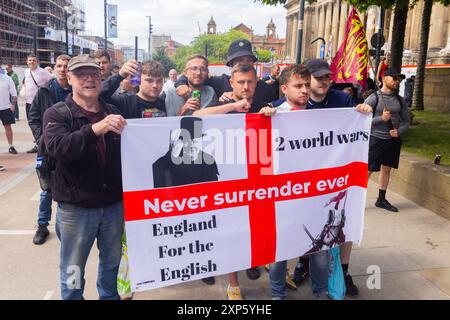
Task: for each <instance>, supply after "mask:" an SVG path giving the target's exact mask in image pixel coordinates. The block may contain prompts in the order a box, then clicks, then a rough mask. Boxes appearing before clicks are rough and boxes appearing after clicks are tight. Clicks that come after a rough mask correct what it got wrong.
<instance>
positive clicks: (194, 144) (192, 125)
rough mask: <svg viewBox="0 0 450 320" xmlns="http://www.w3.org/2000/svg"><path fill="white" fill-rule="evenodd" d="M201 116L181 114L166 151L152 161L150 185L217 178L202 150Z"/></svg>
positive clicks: (210, 159)
mask: <svg viewBox="0 0 450 320" xmlns="http://www.w3.org/2000/svg"><path fill="white" fill-rule="evenodd" d="M202 127H203V122H202V119H200V118H196V117H183V118H181V121H180V129H179V130H175V131H172V132H171V137H170V148H169V151H168V152H167V153H166V154H165V155H164V156H162V157H161V158H159V159H158V160H157V161H156V162H155V163H153V185H154V188H164V187H174V186H182V185H186V184H193V183H201V182H209V181H217V180H218V176H219V172H218V170H217V164H216V161H215V160H214V158H213V156H211V155H210V154H208V153H205V152H203V151H202V138H203V136H204V134H203V133H202Z"/></svg>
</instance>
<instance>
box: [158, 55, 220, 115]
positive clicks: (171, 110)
mask: <svg viewBox="0 0 450 320" xmlns="http://www.w3.org/2000/svg"><path fill="white" fill-rule="evenodd" d="M183 74H184V76H185V77H186V78H187V80H188V86H189V88H190V91H191V92H192V93H194V92H195V91H200V96H195V95H192V96H191V97H189V98H186V97H182V96H179V95H177V92H176V89H175V88H169V89H168V90H167V92H166V111H167V116H185V115H192V113H193V112H194V111H196V110H200V109H203V108H206V107H208V106H215V105H219V101H218V99H217V96H216V93H215V91H214V89H213V88H212V87H210V86H206V85H205V81H206V80H207V79H208V75H209V72H208V59H206V58H205V57H204V56H202V55H194V56H192V57H190V58H188V59H187V61H186V67H185V69H184V72H183Z"/></svg>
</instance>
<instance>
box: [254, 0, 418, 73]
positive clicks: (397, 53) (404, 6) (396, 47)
mask: <svg viewBox="0 0 450 320" xmlns="http://www.w3.org/2000/svg"><path fill="white" fill-rule="evenodd" d="M255 1H260V2H262V3H264V4H268V5H277V4H285V3H286V2H287V1H288V0H255ZM345 1H347V2H349V3H350V4H352V5H354V6H355V7H356V9H358V10H359V11H366V10H367V9H368V8H369V7H370V6H381V7H383V8H385V9H392V8H393V7H395V11H394V14H395V19H394V26H393V29H394V30H395V32H393V33H392V39H391V48H392V49H391V62H390V65H389V67H391V68H398V69H400V67H401V65H402V57H403V43H404V40H405V28H406V19H407V17H408V6H409V0H367V1H363V0H345ZM308 2H310V3H311V2H315V1H308ZM412 2H413V4H415V3H416V2H417V0H412Z"/></svg>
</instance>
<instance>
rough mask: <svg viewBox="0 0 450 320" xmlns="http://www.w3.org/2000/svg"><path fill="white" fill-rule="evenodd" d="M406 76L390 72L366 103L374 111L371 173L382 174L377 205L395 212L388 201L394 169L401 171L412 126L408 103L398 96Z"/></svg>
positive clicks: (385, 73) (386, 73)
mask: <svg viewBox="0 0 450 320" xmlns="http://www.w3.org/2000/svg"><path fill="white" fill-rule="evenodd" d="M404 79H405V75H404V74H401V73H400V72H399V71H398V70H395V69H387V70H386V71H385V72H384V74H383V77H382V81H383V87H382V88H381V89H380V91H379V92H376V93H374V94H372V95H370V96H369V97H368V98H367V99H366V103H367V104H369V105H371V106H372V107H373V109H374V116H373V120H372V131H371V135H370V144H369V174H371V173H372V172H377V171H380V175H379V178H378V183H379V186H380V189H379V190H378V199H377V201H376V202H375V206H376V207H378V208H382V209H385V210H388V211H391V212H398V209H397V208H396V207H394V206H393V205H391V204H390V203H389V201H387V200H386V190H387V187H388V185H389V178H390V173H391V169H392V168H395V169H397V168H398V164H399V159H400V149H401V145H402V141H401V138H400V137H401V136H402V135H403V134H404V133H405V132H406V130H407V129H408V127H409V121H410V116H409V111H408V107H407V105H406V102H405V100H404V99H403V98H402V97H400V96H399V95H398V89H399V87H400V82H401V81H402V80H404Z"/></svg>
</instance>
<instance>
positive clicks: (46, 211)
mask: <svg viewBox="0 0 450 320" xmlns="http://www.w3.org/2000/svg"><path fill="white" fill-rule="evenodd" d="M51 219H52V195H51V193H50V192H47V191H42V192H41V198H40V200H39V213H38V221H37V222H38V225H40V226H44V227H46V226H48V224H49V222H50V220H51Z"/></svg>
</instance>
